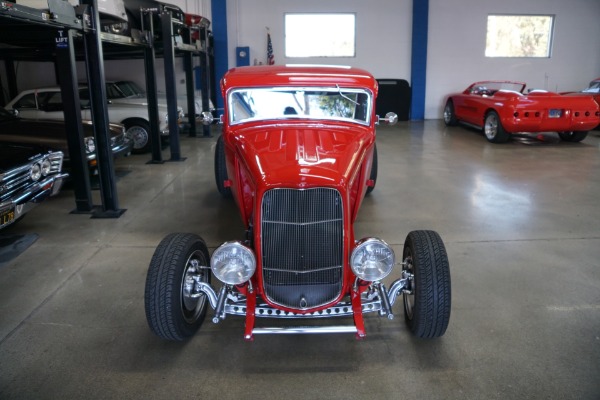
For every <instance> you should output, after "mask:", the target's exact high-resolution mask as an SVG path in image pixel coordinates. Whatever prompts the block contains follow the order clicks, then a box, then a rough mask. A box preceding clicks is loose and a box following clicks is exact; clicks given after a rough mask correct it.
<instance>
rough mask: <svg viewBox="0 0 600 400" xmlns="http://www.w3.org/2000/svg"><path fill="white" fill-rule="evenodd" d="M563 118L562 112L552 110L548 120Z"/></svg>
mask: <svg viewBox="0 0 600 400" xmlns="http://www.w3.org/2000/svg"><path fill="white" fill-rule="evenodd" d="M561 116H562V110H560V109H556V108H551V109H550V111H549V112H548V118H560V117H561Z"/></svg>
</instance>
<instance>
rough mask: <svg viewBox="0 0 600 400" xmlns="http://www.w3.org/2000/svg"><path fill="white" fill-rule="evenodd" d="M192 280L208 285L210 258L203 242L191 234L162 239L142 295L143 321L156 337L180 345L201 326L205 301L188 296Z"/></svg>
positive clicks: (179, 234) (201, 295)
mask: <svg viewBox="0 0 600 400" xmlns="http://www.w3.org/2000/svg"><path fill="white" fill-rule="evenodd" d="M194 277H199V278H200V281H201V282H206V283H210V256H209V254H208V249H207V247H206V244H205V243H204V240H202V238H201V237H199V236H197V235H194V234H190V233H172V234H170V235H168V236H167V237H165V238H164V239H163V240H162V241H161V242H160V244H159V245H158V247H157V248H156V250H155V252H154V255H153V256H152V260H151V261H150V267H149V268H148V275H147V277H146V291H145V295H144V302H145V309H146V320H147V321H148V325H149V326H150V329H151V330H152V332H154V333H155V334H156V335H157V336H158V337H160V338H163V339H167V340H174V341H182V340H184V339H187V338H188V337H190V336H192V335H193V334H194V333H196V331H197V330H198V329H199V328H200V326H201V325H202V322H203V321H204V317H205V316H206V309H207V306H208V298H207V297H206V295H205V294H202V293H201V294H200V296H199V297H196V298H194V297H191V296H189V294H190V293H192V292H193V289H190V288H193V284H192V283H193V278H194ZM190 290H192V292H190Z"/></svg>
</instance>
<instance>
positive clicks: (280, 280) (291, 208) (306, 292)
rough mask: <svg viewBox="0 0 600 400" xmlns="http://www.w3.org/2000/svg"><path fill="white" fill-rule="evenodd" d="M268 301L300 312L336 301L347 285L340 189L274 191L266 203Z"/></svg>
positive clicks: (264, 249) (264, 244)
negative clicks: (344, 270)
mask: <svg viewBox="0 0 600 400" xmlns="http://www.w3.org/2000/svg"><path fill="white" fill-rule="evenodd" d="M261 229H262V231H261V237H262V268H263V269H262V274H263V285H264V290H265V294H266V295H267V297H268V298H269V299H270V300H271V301H273V302H274V303H276V304H279V305H282V306H285V307H289V308H296V309H307V308H313V307H318V306H320V305H323V304H326V303H328V302H330V301H332V300H334V299H335V298H336V297H337V296H338V295H339V294H340V292H341V290H342V281H343V273H342V272H343V242H344V223H343V205H342V198H341V196H340V193H339V192H338V191H337V190H335V189H328V188H314V189H305V190H296V189H272V190H270V191H268V192H266V193H265V195H264V197H263V201H262V222H261Z"/></svg>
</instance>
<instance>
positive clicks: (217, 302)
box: [190, 271, 413, 339]
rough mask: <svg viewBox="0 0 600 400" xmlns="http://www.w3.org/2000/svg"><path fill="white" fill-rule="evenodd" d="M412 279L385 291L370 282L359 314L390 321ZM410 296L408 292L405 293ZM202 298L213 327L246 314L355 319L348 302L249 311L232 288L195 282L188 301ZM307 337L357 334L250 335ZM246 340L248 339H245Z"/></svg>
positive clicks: (283, 330)
mask: <svg viewBox="0 0 600 400" xmlns="http://www.w3.org/2000/svg"><path fill="white" fill-rule="evenodd" d="M412 279H413V276H412V275H411V274H410V273H408V272H407V271H403V272H402V278H400V279H397V280H396V281H394V282H393V283H392V285H391V286H390V289H389V290H388V289H387V288H386V287H385V285H384V284H383V283H381V282H373V283H372V284H371V285H370V287H369V289H368V290H367V291H365V292H363V293H361V294H360V306H361V312H362V314H366V313H370V312H377V313H378V314H379V315H380V316H382V317H386V318H388V319H393V318H394V314H393V313H392V306H393V305H394V303H395V302H396V300H397V299H398V297H399V296H400V295H401V294H402V293H404V292H406V291H407V288H408V287H409V286H410V284H409V281H410V280H412ZM408 293H410V292H408ZM202 295H205V296H206V298H207V299H208V302H209V304H210V306H211V307H212V308H213V309H214V316H213V318H212V321H213V323H215V324H216V323H219V322H220V321H221V320H224V319H225V317H226V316H227V315H228V314H229V315H236V316H240V317H247V315H248V313H249V312H250V313H252V314H254V316H255V317H261V318H288V319H294V318H295V319H306V318H331V317H352V316H354V310H353V305H352V302H351V301H350V300H344V301H341V302H338V303H336V304H334V305H332V306H330V307H328V308H326V309H323V310H319V311H315V312H310V313H294V312H289V311H284V310H280V309H276V308H274V307H272V306H270V305H269V304H266V303H259V304H256V307H254V310H248V306H247V299H246V296H244V295H243V294H241V293H239V292H237V291H235V290H234V289H233V287H232V286H229V285H224V286H222V287H221V289H220V290H219V292H218V293H217V291H216V290H215V289H214V288H213V287H212V286H211V285H210V284H208V283H205V282H201V281H199V280H197V281H196V282H195V290H194V293H193V294H191V295H190V296H191V297H199V296H202ZM300 333H302V334H307V333H357V327H356V326H355V325H340V326H310V327H306V326H302V327H253V328H252V334H300ZM246 338H247V339H249V337H246Z"/></svg>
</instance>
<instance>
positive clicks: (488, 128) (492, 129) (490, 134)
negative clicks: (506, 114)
mask: <svg viewBox="0 0 600 400" xmlns="http://www.w3.org/2000/svg"><path fill="white" fill-rule="evenodd" d="M483 131H484V133H485V136H486V137H487V139H488V140H489V141H490V142H492V141H494V139H495V138H496V135H497V134H498V115H497V114H496V113H489V114H488V116H487V117H486V118H485V125H484V127H483Z"/></svg>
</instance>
